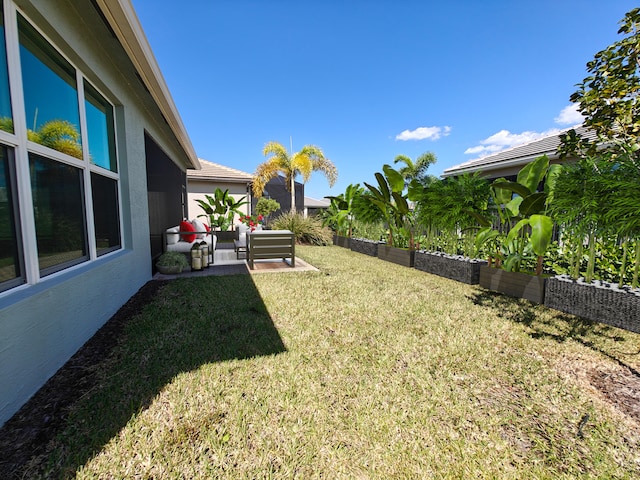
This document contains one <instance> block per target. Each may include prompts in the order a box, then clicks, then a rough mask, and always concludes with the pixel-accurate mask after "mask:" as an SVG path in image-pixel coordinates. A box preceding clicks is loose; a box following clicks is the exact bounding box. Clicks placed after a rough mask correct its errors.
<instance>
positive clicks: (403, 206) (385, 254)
mask: <svg viewBox="0 0 640 480" xmlns="http://www.w3.org/2000/svg"><path fill="white" fill-rule="evenodd" d="M382 171H383V172H384V174H383V173H380V172H376V174H375V177H376V180H377V181H378V186H377V187H376V186H373V185H370V184H368V183H365V186H366V187H367V188H368V189H369V191H368V192H366V193H363V194H362V196H361V198H362V200H363V201H364V203H365V204H367V205H368V206H369V207H371V208H370V209H371V210H372V211H373V212H374V215H375V214H377V215H378V218H382V219H383V221H384V222H385V224H386V225H387V227H388V235H387V243H386V244H379V245H378V258H380V259H382V260H386V261H389V262H393V263H397V264H399V265H404V266H406V267H413V264H414V258H415V248H414V221H413V210H412V209H411V208H410V207H409V202H408V198H409V194H410V192H412V191H413V190H414V189H415V188H417V186H419V181H418V180H416V179H413V180H412V181H411V182H410V184H409V189H408V191H407V192H405V178H404V177H403V176H402V175H401V174H400V173H399V172H398V171H397V170H394V169H393V168H392V167H391V166H390V165H383V167H382Z"/></svg>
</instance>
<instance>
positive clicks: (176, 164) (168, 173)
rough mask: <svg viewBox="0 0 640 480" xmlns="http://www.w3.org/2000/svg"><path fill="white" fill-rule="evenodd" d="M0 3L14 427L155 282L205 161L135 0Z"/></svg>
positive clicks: (4, 256)
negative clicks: (190, 183)
mask: <svg viewBox="0 0 640 480" xmlns="http://www.w3.org/2000/svg"><path fill="white" fill-rule="evenodd" d="M0 5H2V12H0V13H1V14H2V17H1V18H0V20H2V21H1V23H0V30H2V35H0V245H1V246H2V248H0V425H2V424H3V423H5V422H6V420H8V419H9V418H10V417H11V416H12V415H13V414H14V413H15V412H16V411H17V410H18V409H19V408H20V407H21V406H22V405H23V404H24V403H25V402H26V401H27V400H28V399H29V398H30V397H31V396H32V395H33V394H34V393H35V392H36V391H37V390H38V389H39V388H40V387H41V386H42V385H43V384H44V383H45V382H46V380H47V379H48V378H49V377H51V376H52V375H53V374H54V373H55V372H56V371H57V370H58V369H59V368H60V367H61V366H62V365H63V364H64V363H65V362H66V361H67V360H68V359H69V358H70V357H71V356H72V355H73V354H74V353H75V352H76V351H77V350H78V349H79V348H80V347H81V346H82V345H83V344H84V343H85V342H86V341H87V340H88V339H89V338H90V337H91V336H92V335H93V334H94V333H95V332H96V330H98V329H99V328H100V327H101V326H102V325H103V324H104V323H105V322H106V321H107V320H108V319H109V318H110V317H111V316H112V315H113V314H114V313H115V312H116V311H117V310H118V309H119V308H120V307H121V306H122V305H123V304H124V303H125V302H126V301H127V300H128V299H129V298H130V297H131V296H132V295H133V294H135V293H136V291H137V290H138V289H139V288H140V287H141V286H143V285H144V284H145V283H146V282H147V281H148V280H150V279H151V272H152V256H153V255H154V254H155V253H157V252H158V251H159V249H161V248H162V245H161V233H162V230H163V229H166V228H167V227H169V226H171V225H175V224H176V219H179V218H181V217H182V216H184V215H185V214H186V212H187V206H186V205H185V202H184V199H185V198H186V170H187V169H191V168H196V169H197V168H199V163H198V158H197V156H196V154H195V151H194V150H193V147H192V145H191V142H190V140H189V137H188V135H187V133H186V131H185V129H184V126H183V123H182V121H181V119H180V117H179V115H178V112H177V110H176V107H175V105H174V103H173V100H172V99H171V96H170V94H169V91H168V89H167V86H166V84H165V82H164V80H163V77H162V75H161V73H160V70H159V69H158V65H157V63H156V61H155V60H154V56H153V54H152V52H151V49H150V47H149V45H148V43H147V41H146V37H145V35H144V33H143V31H142V28H141V26H140V24H139V21H138V19H137V17H136V14H135V12H134V10H133V7H132V5H131V3H130V1H129V0H3V1H2V2H1V3H0ZM52 126H53V127H56V129H57V131H59V132H63V134H61V135H60V134H59V135H48V134H47V133H46V130H47V128H50V127H52ZM28 129H32V130H31V131H30V130H28Z"/></svg>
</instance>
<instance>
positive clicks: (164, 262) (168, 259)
mask: <svg viewBox="0 0 640 480" xmlns="http://www.w3.org/2000/svg"><path fill="white" fill-rule="evenodd" d="M188 266H189V262H187V259H186V257H185V256H184V254H182V253H180V252H164V253H163V254H162V255H160V257H159V258H158V261H157V262H156V268H157V269H158V272H160V273H162V274H164V275H172V274H176V273H182V270H183V269H184V268H186V267H188Z"/></svg>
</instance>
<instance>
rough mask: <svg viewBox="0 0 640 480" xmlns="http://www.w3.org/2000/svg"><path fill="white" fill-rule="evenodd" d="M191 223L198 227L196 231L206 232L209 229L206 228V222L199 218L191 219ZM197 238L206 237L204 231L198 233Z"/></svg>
mask: <svg viewBox="0 0 640 480" xmlns="http://www.w3.org/2000/svg"><path fill="white" fill-rule="evenodd" d="M191 225H193V228H195V229H196V232H206V231H207V229H206V228H204V223H202V222H201V221H200V220H198V219H197V218H196V219H195V220H191ZM196 238H204V233H198V234H196Z"/></svg>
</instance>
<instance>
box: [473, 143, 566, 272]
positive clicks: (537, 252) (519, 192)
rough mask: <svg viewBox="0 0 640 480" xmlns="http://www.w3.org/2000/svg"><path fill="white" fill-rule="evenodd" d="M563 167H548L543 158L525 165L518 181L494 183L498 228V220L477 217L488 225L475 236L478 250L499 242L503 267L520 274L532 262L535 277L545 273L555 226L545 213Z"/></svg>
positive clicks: (500, 260) (545, 159) (492, 186)
mask: <svg viewBox="0 0 640 480" xmlns="http://www.w3.org/2000/svg"><path fill="white" fill-rule="evenodd" d="M561 168H562V167H561V166H560V165H549V158H548V157H547V156H546V155H543V156H541V157H538V158H536V159H535V160H534V161H533V162H531V163H529V164H527V165H525V166H524V167H523V168H522V169H521V170H520V171H519V172H518V176H517V179H516V181H515V182H509V181H507V180H505V179H503V178H500V179H498V180H496V181H494V182H493V183H492V184H491V192H492V198H493V201H494V203H495V206H496V211H497V213H498V220H499V223H498V225H496V224H495V221H494V220H495V219H490V218H483V217H482V216H481V215H477V214H476V215H475V216H476V218H478V219H479V220H480V221H481V222H482V223H484V225H485V226H484V228H483V229H481V230H479V231H478V234H477V235H476V248H480V246H481V245H482V244H484V243H486V242H491V241H497V245H498V247H499V250H497V252H496V256H497V258H498V259H499V263H498V265H500V266H501V267H502V268H504V269H505V270H507V271H512V272H519V271H521V270H522V267H523V265H524V264H525V263H527V262H529V261H531V260H532V259H533V260H535V262H536V267H535V272H536V275H540V274H542V269H543V262H544V255H545V254H546V252H547V249H548V248H549V246H550V245H551V241H552V239H553V227H554V224H553V220H552V218H551V217H550V216H549V215H547V214H546V213H547V212H546V210H547V206H548V203H549V202H550V201H551V200H552V199H553V194H554V186H555V180H556V177H557V175H558V173H559V172H560V170H561ZM543 181H544V189H543V190H542V191H539V190H538V186H539V185H540V184H541V183H542V182H543ZM514 194H515V195H514ZM507 229H508V232H507ZM505 232H506V234H505ZM489 264H491V259H489Z"/></svg>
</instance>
